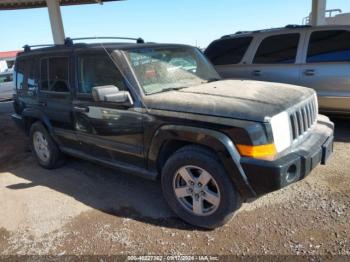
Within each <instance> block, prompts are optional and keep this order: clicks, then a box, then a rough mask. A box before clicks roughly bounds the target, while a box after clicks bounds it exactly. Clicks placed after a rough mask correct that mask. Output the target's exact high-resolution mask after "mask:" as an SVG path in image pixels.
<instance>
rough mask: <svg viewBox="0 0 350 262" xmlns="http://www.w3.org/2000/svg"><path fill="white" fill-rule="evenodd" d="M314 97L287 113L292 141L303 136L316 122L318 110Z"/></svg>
mask: <svg viewBox="0 0 350 262" xmlns="http://www.w3.org/2000/svg"><path fill="white" fill-rule="evenodd" d="M316 105H317V104H316V101H315V97H314V96H313V97H312V98H311V99H309V100H308V101H306V102H304V103H302V104H301V105H300V106H298V107H297V108H295V109H294V110H293V111H291V112H289V119H290V126H291V129H292V138H293V141H295V140H297V139H299V138H300V137H301V136H303V135H304V134H305V133H306V132H308V131H309V129H310V128H311V127H312V126H313V124H314V123H315V122H316V120H317V114H318V110H317V108H316Z"/></svg>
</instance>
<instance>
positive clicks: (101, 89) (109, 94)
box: [92, 85, 134, 105]
mask: <svg viewBox="0 0 350 262" xmlns="http://www.w3.org/2000/svg"><path fill="white" fill-rule="evenodd" d="M92 97H93V98H94V100H95V101H100V102H114V103H120V104H126V105H133V104H134V102H133V100H132V97H131V95H130V93H129V92H128V91H119V89H118V87H116V86H112V85H108V86H95V87H94V88H93V89H92Z"/></svg>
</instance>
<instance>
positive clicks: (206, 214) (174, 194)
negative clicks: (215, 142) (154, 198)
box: [162, 146, 239, 229]
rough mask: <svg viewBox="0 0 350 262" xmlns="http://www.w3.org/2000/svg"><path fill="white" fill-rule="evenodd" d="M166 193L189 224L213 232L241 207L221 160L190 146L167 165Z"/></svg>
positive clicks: (169, 200) (169, 202) (167, 198)
mask: <svg viewBox="0 0 350 262" xmlns="http://www.w3.org/2000/svg"><path fill="white" fill-rule="evenodd" d="M162 189H163V194H164V197H165V199H166V201H167V202H168V204H169V206H170V207H171V208H172V210H173V211H174V212H175V213H176V214H177V215H178V216H179V217H180V218H182V219H183V220H185V221H186V222H188V223H190V224H192V225H195V226H199V227H203V228H209V229H213V228H216V227H219V226H221V225H223V224H225V223H226V222H228V221H229V220H230V219H231V218H232V217H233V214H234V211H235V210H236V209H237V208H238V203H239V200H238V195H237V192H236V190H235V188H234V185H233V183H232V181H231V179H230V178H229V177H228V175H227V173H226V171H225V169H224V167H223V166H222V164H221V162H220V161H219V159H218V158H217V157H216V155H215V154H213V153H212V152H211V151H209V150H207V149H205V148H201V147H197V146H187V147H184V148H182V149H180V150H178V151H177V152H176V153H175V154H174V155H172V156H171V157H170V158H169V159H168V161H167V162H166V164H165V166H164V168H163V172H162Z"/></svg>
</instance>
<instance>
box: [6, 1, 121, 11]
mask: <svg viewBox="0 0 350 262" xmlns="http://www.w3.org/2000/svg"><path fill="white" fill-rule="evenodd" d="M51 1H53V0H51ZM112 1H122V0H60V5H62V6H64V5H82V4H98V3H100V4H102V3H103V2H112ZM46 6H47V5H46V1H45V0H0V10H15V9H25V8H38V7H46Z"/></svg>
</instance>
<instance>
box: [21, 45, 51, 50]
mask: <svg viewBox="0 0 350 262" xmlns="http://www.w3.org/2000/svg"><path fill="white" fill-rule="evenodd" d="M51 46H54V45H53V44H43V45H24V46H23V49H24V52H28V51H30V50H31V49H32V48H33V47H34V48H36V47H51Z"/></svg>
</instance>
